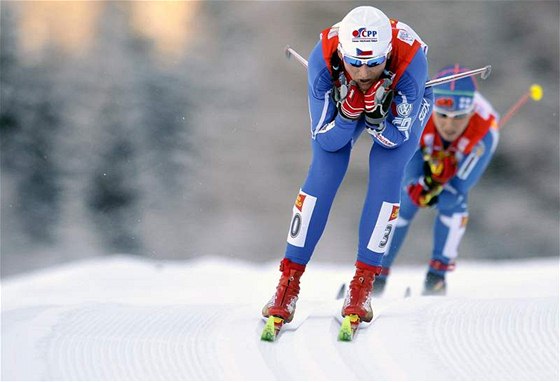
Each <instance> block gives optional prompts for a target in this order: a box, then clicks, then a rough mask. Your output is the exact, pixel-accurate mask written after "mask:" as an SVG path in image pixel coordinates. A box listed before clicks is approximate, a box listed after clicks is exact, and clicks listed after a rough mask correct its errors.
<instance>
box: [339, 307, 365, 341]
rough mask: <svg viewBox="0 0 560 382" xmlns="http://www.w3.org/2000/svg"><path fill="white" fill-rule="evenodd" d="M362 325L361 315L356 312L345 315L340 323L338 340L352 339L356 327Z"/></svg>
mask: <svg viewBox="0 0 560 382" xmlns="http://www.w3.org/2000/svg"><path fill="white" fill-rule="evenodd" d="M358 325H360V317H359V316H358V315H356V314H351V315H348V316H345V317H344V319H343V320H342V324H341V325H340V330H339V332H338V340H339V341H343V342H349V341H352V338H353V337H354V333H355V332H356V329H357V328H358Z"/></svg>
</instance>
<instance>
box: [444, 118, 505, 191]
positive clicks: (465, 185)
mask: <svg viewBox="0 0 560 382" xmlns="http://www.w3.org/2000/svg"><path fill="white" fill-rule="evenodd" d="M498 139H499V132H498V130H496V129H490V130H489V131H488V133H486V135H485V136H484V138H483V139H482V140H481V141H480V142H479V143H478V144H477V145H476V146H475V147H474V148H473V150H472V151H471V152H470V154H469V155H466V156H465V158H463V160H461V162H460V163H459V169H458V170H457V175H455V177H454V178H453V179H451V182H450V185H451V186H452V187H453V188H454V189H455V190H457V191H458V192H460V193H462V194H466V193H468V192H469V190H470V189H471V188H472V187H474V185H475V184H476V183H478V181H479V179H480V177H481V176H482V174H483V173H484V171H485V170H486V168H487V167H488V164H489V163H490V159H492V156H493V155H494V152H495V151H496V146H497V145H498Z"/></svg>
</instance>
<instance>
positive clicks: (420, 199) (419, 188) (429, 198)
mask: <svg viewBox="0 0 560 382" xmlns="http://www.w3.org/2000/svg"><path fill="white" fill-rule="evenodd" d="M442 191H443V186H441V185H439V184H435V183H433V184H431V185H428V184H426V178H424V177H420V179H418V182H416V183H412V184H410V185H408V187H407V192H408V196H410V200H412V202H413V203H414V204H416V205H417V206H418V207H428V206H433V205H434V204H436V203H437V201H438V195H439V194H440V193H441V192H442Z"/></svg>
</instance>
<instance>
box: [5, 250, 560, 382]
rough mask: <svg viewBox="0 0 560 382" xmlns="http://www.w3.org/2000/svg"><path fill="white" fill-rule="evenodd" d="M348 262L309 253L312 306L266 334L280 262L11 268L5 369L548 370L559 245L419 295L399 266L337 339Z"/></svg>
mask: <svg viewBox="0 0 560 382" xmlns="http://www.w3.org/2000/svg"><path fill="white" fill-rule="evenodd" d="M351 263H352V261H351V260H349V264H348V266H340V265H332V264H331V265H328V264H321V263H318V262H311V263H310V265H309V266H308V270H307V272H306V273H305V275H304V276H303V279H302V293H301V295H300V302H299V303H298V312H299V313H300V315H303V313H309V317H308V318H307V319H306V320H305V321H303V323H302V324H301V325H300V326H299V328H298V329H297V330H292V331H289V330H287V331H285V332H284V333H283V334H282V335H281V337H280V338H279V340H278V342H276V343H264V342H261V341H260V340H259V335H260V331H261V329H262V326H263V321H262V320H261V319H260V317H259V314H260V309H261V307H262V305H263V304H264V302H266V301H267V300H268V298H269V297H270V296H271V295H272V293H273V290H274V287H275V285H276V282H277V279H278V276H279V272H278V271H277V264H265V265H254V264H249V263H241V262H236V261H231V260H224V259H219V258H205V259H202V260H197V261H189V262H153V261H148V260H142V259H138V258H133V257H128V256H118V257H112V258H104V259H95V260H87V261H81V262H78V263H73V264H68V265H64V266H59V267H56V268H52V269H47V270H44V271H41V272H36V273H32V274H27V275H22V276H18V277H13V278H9V279H7V280H4V282H3V285H2V364H1V366H2V379H3V380H22V379H33V380H123V379H128V380H132V379H142V380H148V379H151V380H162V379H164V380H167V379H175V380H177V379H181V380H219V379H239V380H245V379H251V380H255V379H284V380H291V379H327V380H349V379H361V380H465V379H467V380H481V379H486V380H488V379H490V380H558V378H559V358H558V357H559V341H558V334H559V332H558V289H559V284H558V274H559V267H558V259H555V258H553V259H550V258H549V259H536V260H531V261H522V262H500V263H467V262H461V263H460V264H459V267H458V268H457V270H456V271H455V272H454V273H452V274H450V275H449V277H448V284H449V293H448V296H447V297H420V296H419V292H420V288H421V284H422V279H423V276H424V271H425V270H424V268H423V267H422V268H419V267H395V268H394V269H393V274H392V277H391V279H390V283H389V284H388V287H387V293H386V295H385V297H383V298H382V299H378V300H374V310H378V311H379V312H380V313H379V318H378V319H377V320H376V321H375V322H374V323H373V324H372V325H371V326H370V327H369V328H367V329H365V330H363V331H361V332H360V333H359V334H358V336H357V338H356V339H355V341H354V342H353V343H340V342H338V341H337V340H336V334H337V331H338V323H337V321H336V320H335V319H334V318H333V315H334V314H335V313H336V312H337V311H339V309H340V306H341V301H340V300H338V301H337V300H335V295H336V293H337V291H338V289H339V287H340V285H341V284H342V283H343V282H347V281H349V280H350V278H351V277H352V274H353V266H352V264H351ZM408 286H410V287H411V289H412V297H410V298H407V299H404V298H402V296H403V294H404V291H405V289H406V288H407V287H408Z"/></svg>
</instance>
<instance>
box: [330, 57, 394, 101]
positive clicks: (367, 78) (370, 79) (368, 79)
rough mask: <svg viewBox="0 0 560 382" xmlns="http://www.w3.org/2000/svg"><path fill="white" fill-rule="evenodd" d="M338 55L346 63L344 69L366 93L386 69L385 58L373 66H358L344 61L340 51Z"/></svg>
mask: <svg viewBox="0 0 560 382" xmlns="http://www.w3.org/2000/svg"><path fill="white" fill-rule="evenodd" d="M338 56H339V57H340V59H341V61H342V62H343V63H344V70H346V73H348V74H349V75H350V77H351V78H352V79H353V80H354V81H355V82H356V84H357V85H358V87H359V88H360V90H361V91H362V92H364V93H365V92H366V91H367V90H368V89H369V88H370V87H371V85H373V83H374V82H375V81H377V80H378V79H379V78H380V77H381V75H382V74H383V71H384V70H385V65H386V64H387V60H385V61H384V62H383V63H382V64H380V65H376V66H373V67H369V66H367V65H362V66H360V67H359V68H358V67H356V66H353V65H350V64H348V63H347V62H346V61H344V60H343V59H342V54H341V53H340V52H339V53H338Z"/></svg>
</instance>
